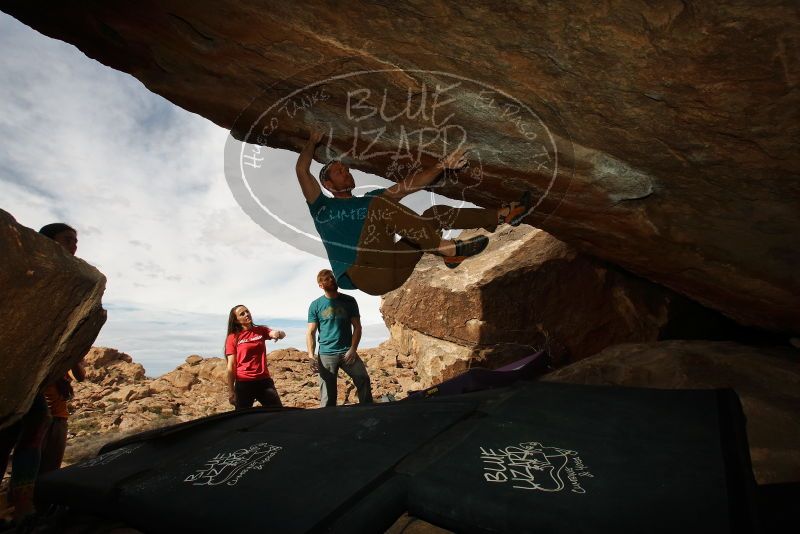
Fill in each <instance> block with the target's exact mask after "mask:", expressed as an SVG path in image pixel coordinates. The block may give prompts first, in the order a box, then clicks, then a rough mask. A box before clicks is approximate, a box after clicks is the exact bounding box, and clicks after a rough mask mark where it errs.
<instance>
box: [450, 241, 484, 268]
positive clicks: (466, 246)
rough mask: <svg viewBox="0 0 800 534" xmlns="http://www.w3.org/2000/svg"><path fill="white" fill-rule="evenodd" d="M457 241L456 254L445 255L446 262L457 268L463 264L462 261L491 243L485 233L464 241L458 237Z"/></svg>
mask: <svg viewBox="0 0 800 534" xmlns="http://www.w3.org/2000/svg"><path fill="white" fill-rule="evenodd" d="M455 243H456V255H455V256H445V257H444V264H445V265H447V266H448V267H449V268H451V269H455V268H456V267H458V266H459V265H461V262H462V261H464V260H465V259H467V258H469V257H470V256H475V255H476V254H480V253H481V252H483V249H485V248H486V245H488V244H489V238H488V237H486V236H485V235H477V236H475V237H470V238H469V239H466V240H464V241H461V240H458V239H456V241H455Z"/></svg>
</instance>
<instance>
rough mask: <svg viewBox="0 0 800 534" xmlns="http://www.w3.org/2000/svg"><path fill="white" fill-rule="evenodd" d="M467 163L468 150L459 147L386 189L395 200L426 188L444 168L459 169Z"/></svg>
mask: <svg viewBox="0 0 800 534" xmlns="http://www.w3.org/2000/svg"><path fill="white" fill-rule="evenodd" d="M466 164H467V150H466V149H459V150H456V151H455V152H453V153H451V154H450V155H448V156H447V157H446V158H444V160H442V161H440V162H439V163H437V164H436V165H433V166H431V167H426V168H424V169H422V170H420V171H419V172H418V173H416V174H415V175H413V176H409V177H408V178H406V179H405V180H402V181H400V182H397V183H396V184H395V185H393V186H392V187H390V188H389V189H387V190H386V193H385V194H386V195H387V196H389V197H390V198H393V199H395V200H400V199H401V198H403V197H405V196H408V195H410V194H411V193H415V192H417V191H419V190H420V189H424V188H426V187H428V186H429V185H431V184H432V183H433V182H434V181H436V179H437V178H438V177H439V175H440V174H441V173H442V170H444V169H453V170H457V169H460V168H462V167H463V166H464V165H466Z"/></svg>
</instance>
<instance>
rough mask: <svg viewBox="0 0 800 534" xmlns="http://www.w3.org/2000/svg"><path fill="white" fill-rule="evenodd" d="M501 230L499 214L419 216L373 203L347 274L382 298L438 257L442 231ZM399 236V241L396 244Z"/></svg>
mask: <svg viewBox="0 0 800 534" xmlns="http://www.w3.org/2000/svg"><path fill="white" fill-rule="evenodd" d="M469 228H485V229H486V230H488V231H490V232H494V230H495V228H497V212H496V211H495V210H490V209H483V208H453V207H449V206H431V207H430V208H428V209H427V210H425V212H424V213H423V214H422V215H420V214H418V213H416V212H414V211H413V210H411V209H409V208H407V207H405V206H403V205H402V204H400V203H399V202H397V201H395V200H393V199H391V198H386V197H383V196H378V197H375V198H374V199H373V200H372V202H370V204H369V208H368V209H367V217H366V219H365V221H364V228H363V229H362V230H361V237H360V239H359V242H358V252H357V253H356V261H355V263H354V264H353V265H352V266H351V267H350V268H349V269H348V270H347V275H348V276H349V277H350V280H352V282H353V284H354V285H355V286H356V287H357V288H358V289H360V290H361V291H363V292H365V293H369V294H370V295H383V294H384V293H388V292H389V291H392V290H393V289H397V288H398V287H400V286H401V285H403V282H405V281H406V280H407V279H408V277H409V276H411V273H412V272H414V267H415V266H416V265H417V262H418V261H419V260H420V258H422V254H423V253H424V252H434V251H436V250H437V249H438V248H439V245H440V244H441V241H442V230H450V229H458V230H464V229H469ZM395 234H397V235H399V236H400V237H401V239H400V240H399V241H395Z"/></svg>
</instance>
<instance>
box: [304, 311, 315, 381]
mask: <svg viewBox="0 0 800 534" xmlns="http://www.w3.org/2000/svg"><path fill="white" fill-rule="evenodd" d="M306 348H307V349H308V360H309V364H310V365H311V369H312V370H313V371H314V372H317V355H316V354H314V353H315V352H316V350H317V323H308V329H307V330H306Z"/></svg>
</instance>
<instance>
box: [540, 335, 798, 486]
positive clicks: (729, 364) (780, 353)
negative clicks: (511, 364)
mask: <svg viewBox="0 0 800 534" xmlns="http://www.w3.org/2000/svg"><path fill="white" fill-rule="evenodd" d="M543 380H547V381H553V382H569V383H573V384H596V385H616V386H632V387H649V388H661V389H707V388H733V389H734V390H735V391H736V393H737V394H738V395H739V398H740V399H741V401H742V406H743V408H744V413H745V416H746V417H747V435H748V440H749V442H750V456H751V458H752V460H753V471H754V473H755V475H756V480H757V481H758V482H759V484H774V483H782V482H800V449H799V448H798V446H797V444H798V443H800V419H799V418H798V414H799V413H800V351H797V350H795V349H792V348H789V347H753V346H746V345H740V344H737V343H731V342H710V341H662V342H660V343H642V344H624V345H618V346H615V347H610V348H607V349H606V350H604V351H603V352H601V353H600V354H597V355H595V356H592V357H591V358H587V359H585V360H583V361H580V362H578V363H575V364H573V365H570V366H568V367H564V368H562V369H559V370H557V371H555V372H553V373H550V374H548V375H546V376H545V377H544V378H543Z"/></svg>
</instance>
